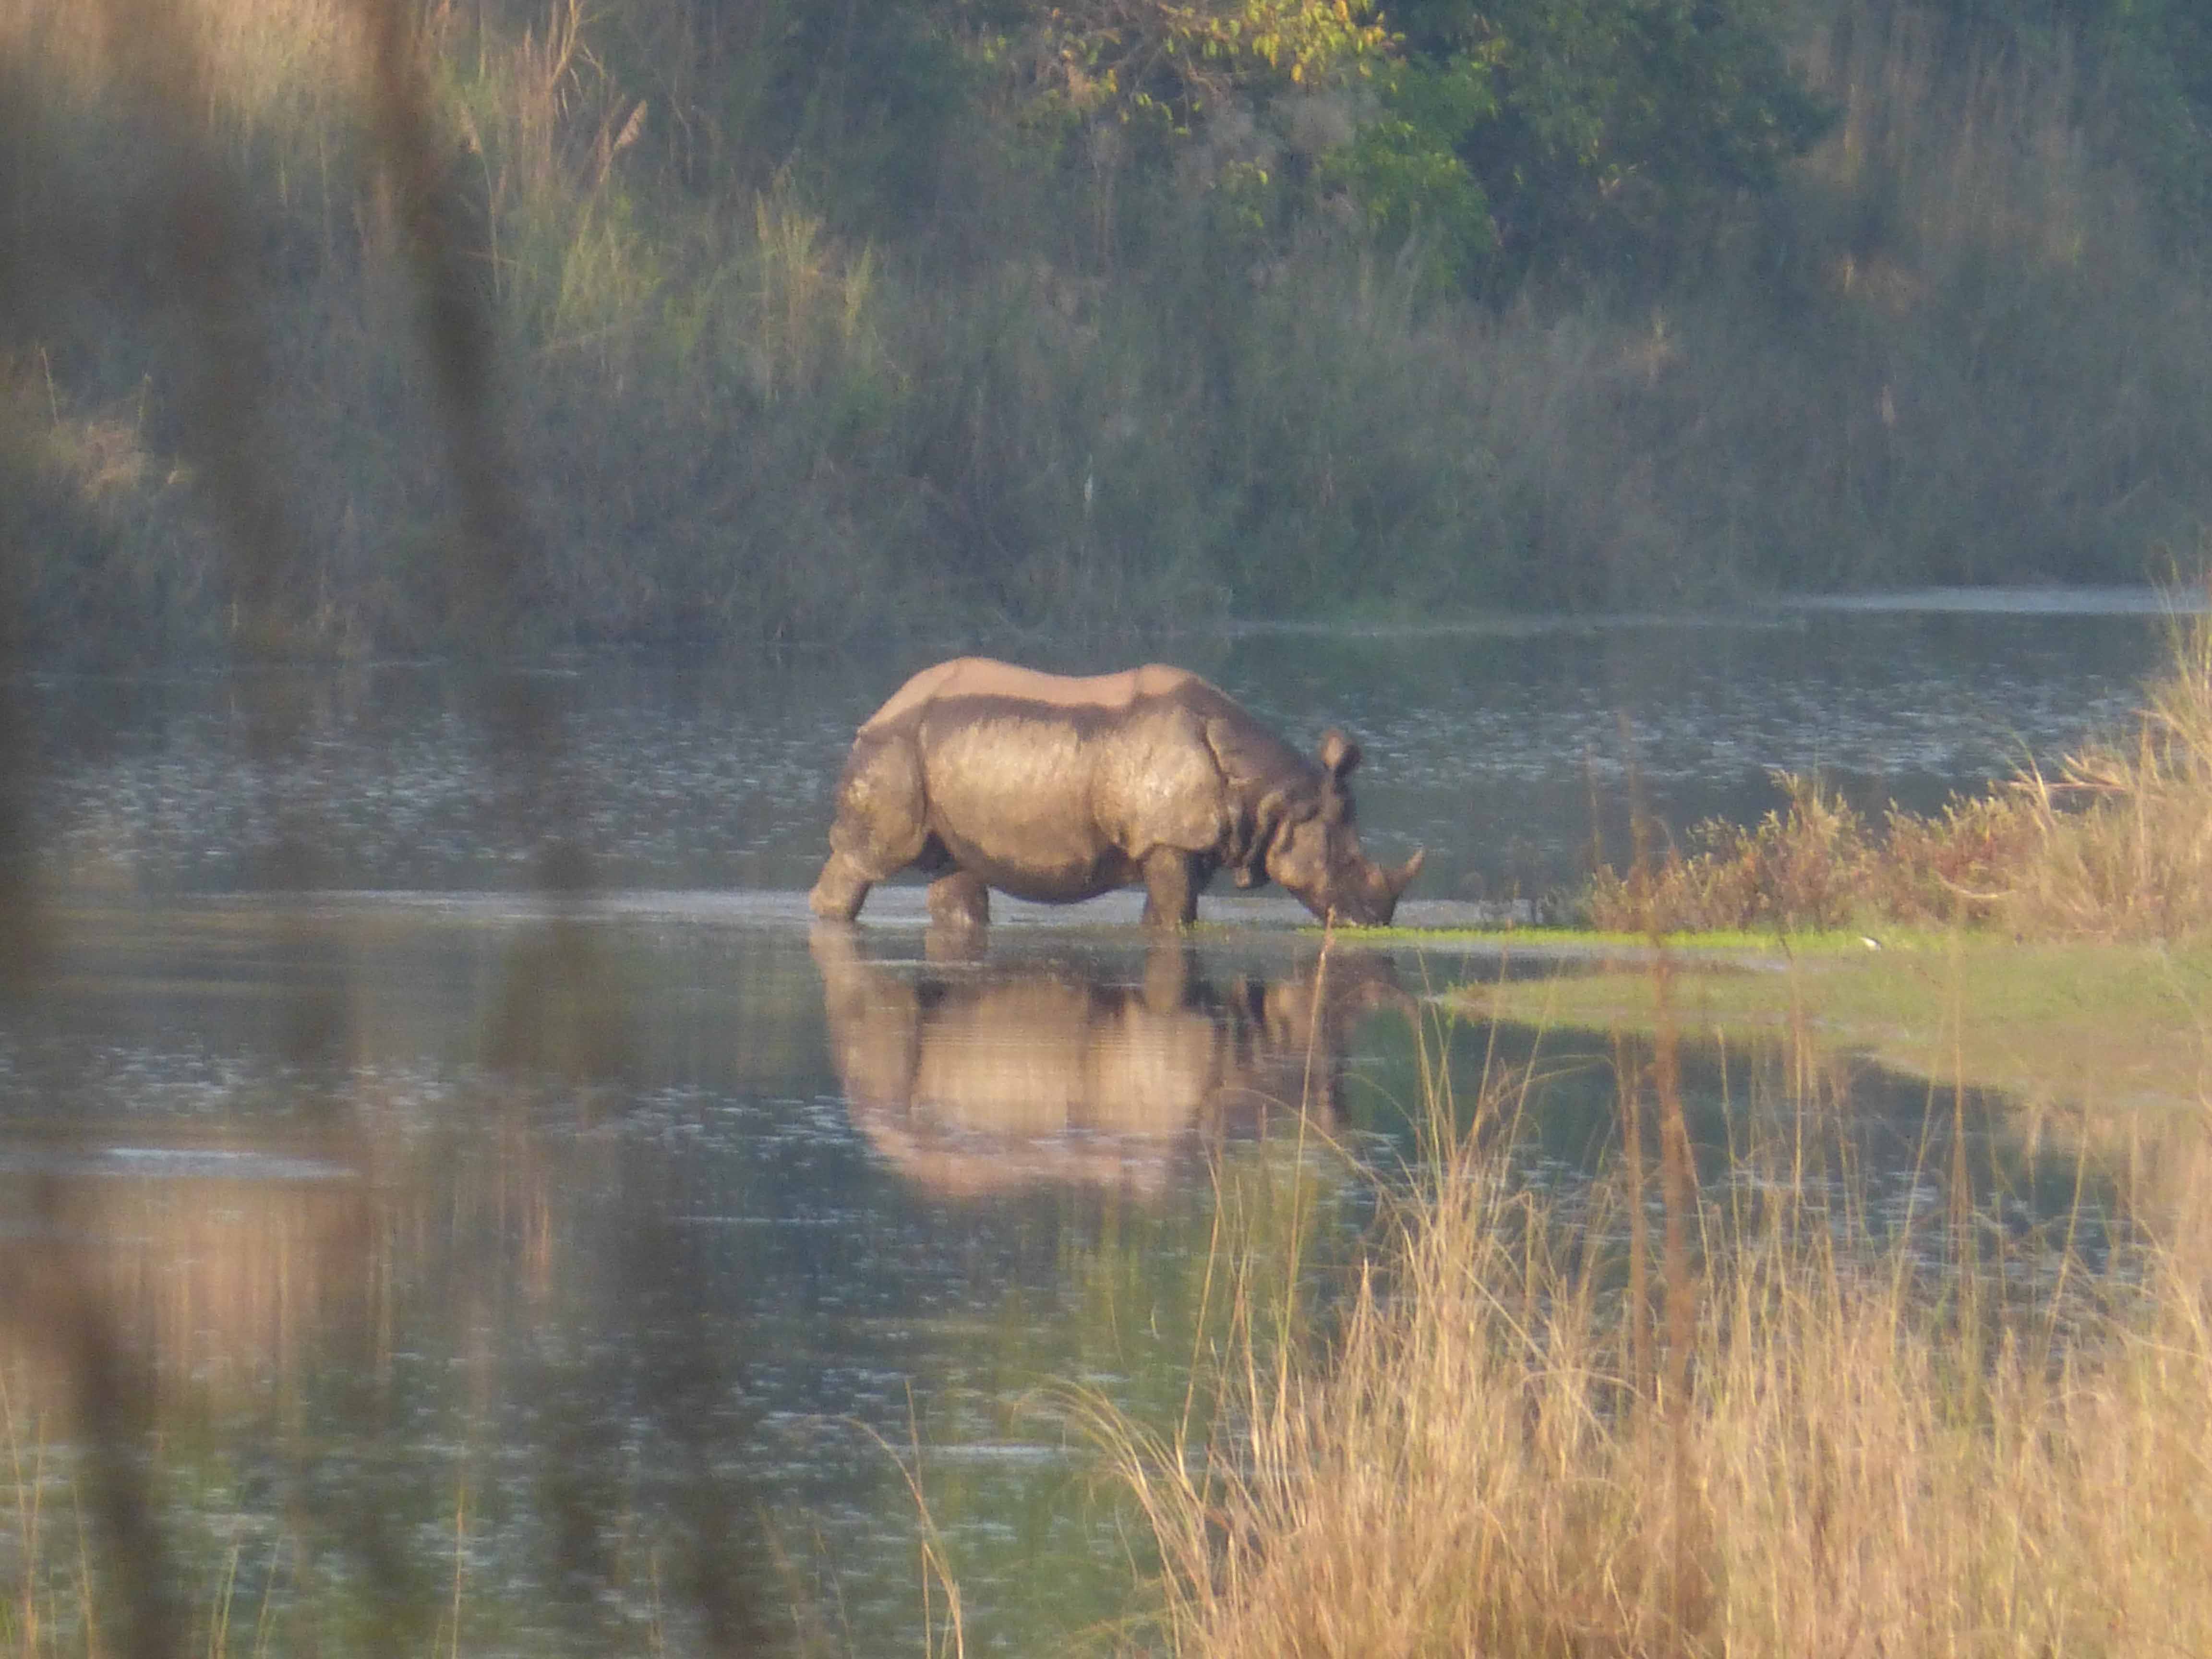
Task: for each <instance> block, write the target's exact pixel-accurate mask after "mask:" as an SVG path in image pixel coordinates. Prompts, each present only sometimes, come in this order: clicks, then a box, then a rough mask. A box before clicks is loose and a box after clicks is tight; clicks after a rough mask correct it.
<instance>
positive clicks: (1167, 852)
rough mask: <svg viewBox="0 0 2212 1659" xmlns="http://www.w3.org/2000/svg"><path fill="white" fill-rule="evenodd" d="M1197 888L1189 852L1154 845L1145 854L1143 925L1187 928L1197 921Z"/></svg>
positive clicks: (1177, 848) (1197, 884)
mask: <svg viewBox="0 0 2212 1659" xmlns="http://www.w3.org/2000/svg"><path fill="white" fill-rule="evenodd" d="M1198 888H1199V883H1198V880H1197V878H1196V876H1195V875H1194V873H1193V872H1192V870H1191V858H1190V854H1188V853H1186V852H1184V851H1183V850H1182V848H1179V847H1156V848H1153V849H1152V851H1151V852H1149V853H1147V854H1146V855H1145V926H1146V927H1189V926H1190V925H1191V923H1193V922H1194V921H1197V920H1198Z"/></svg>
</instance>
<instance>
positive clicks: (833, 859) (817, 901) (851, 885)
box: [806, 852, 875, 921]
mask: <svg viewBox="0 0 2212 1659" xmlns="http://www.w3.org/2000/svg"><path fill="white" fill-rule="evenodd" d="M874 885H875V883H874V882H872V881H871V880H870V879H869V878H868V877H867V876H866V873H864V872H863V871H862V870H861V868H860V863H859V861H858V860H855V859H854V858H853V857H852V856H851V855H850V854H845V853H837V852H833V853H831V854H829V860H828V861H827V862H825V863H824V864H823V866H822V873H821V874H820V875H818V876H817V877H816V878H814V890H813V891H812V892H811V893H809V894H808V895H807V896H806V908H808V909H810V910H811V911H813V912H814V914H815V915H817V916H819V917H820V918H821V919H822V920H823V921H852V920H853V918H854V917H855V916H857V915H860V906H861V905H862V904H864V903H866V902H867V897H868V890H869V889H870V888H871V887H872V886H874Z"/></svg>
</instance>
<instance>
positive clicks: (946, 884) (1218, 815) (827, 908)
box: [810, 657, 1421, 927]
mask: <svg viewBox="0 0 2212 1659" xmlns="http://www.w3.org/2000/svg"><path fill="white" fill-rule="evenodd" d="M1358 764H1359V746H1358V744H1355V743H1353V742H1352V740H1351V739H1350V738H1347V737H1346V736H1345V735H1344V733H1343V732H1339V731H1335V730H1331V731H1329V732H1326V733H1324V734H1323V736H1322V740H1321V746H1320V749H1319V751H1318V755H1317V763H1316V761H1315V760H1308V759H1307V758H1306V757H1304V755H1301V754H1299V753H1298V752H1297V750H1295V749H1292V748H1291V746H1290V745H1289V744H1285V742H1283V741H1282V740H1281V739H1280V738H1278V737H1276V736H1275V735H1274V733H1273V732H1270V731H1268V730H1267V727H1266V726H1262V725H1261V724H1260V722H1259V721H1257V720H1254V719H1253V718H1252V716H1251V715H1250V714H1247V713H1246V712H1245V711H1244V710H1243V708H1240V707H1238V706H1237V703H1236V702H1233V701H1231V699H1230V698H1229V697H1228V696H1225V695H1224V694H1223V693H1222V692H1221V691H1220V690H1217V689H1216V688H1215V687H1213V686H1212V685H1209V684H1206V682H1205V681H1204V680H1202V679H1200V678H1199V677H1198V676H1197V675H1195V674H1192V673H1189V672H1187V671H1184V670H1182V669H1180V668H1169V667H1164V666H1163V665H1160V664H1158V663H1154V664H1152V665H1148V666H1146V667H1144V668H1132V669H1126V670H1124V671H1121V673H1118V674H1101V675H1098V676H1097V677H1096V678H1090V679H1070V678H1064V677H1062V676H1060V675H1058V674H1041V673H1038V672H1036V671H1035V670H1033V669H1028V668H1017V667H1015V666H1013V665H1011V664H1007V663H1002V662H992V661H990V660H988V659H985V658H981V657H962V658H959V659H957V660H955V661H952V662H944V663H939V664H938V665H937V666H935V667H934V668H925V669H924V670H922V671H921V673H919V674H916V675H915V677H914V678H912V679H910V680H908V682H907V683H906V684H904V685H902V686H901V687H900V688H899V689H898V690H897V691H896V692H895V693H893V694H892V696H891V699H890V702H886V703H885V704H884V706H883V707H882V708H878V710H877V711H876V712H875V713H874V714H872V715H870V716H869V717H868V720H867V721H866V724H864V725H863V726H861V727H860V732H859V733H858V735H857V736H855V737H854V739H853V752H852V754H851V756H850V757H849V758H848V760H847V761H846V763H845V771H844V775H843V777H842V779H841V780H840V781H839V783H838V786H837V815H836V820H835V821H834V822H833V823H831V825H830V828H829V848H830V851H829V860H828V861H827V862H826V863H825V864H823V866H822V874H821V876H820V878H818V879H817V881H816V882H815V884H814V891H813V894H812V896H811V900H810V902H811V905H812V907H813V910H814V914H815V915H817V916H820V917H822V918H823V920H824V921H852V920H853V919H854V917H855V916H857V915H859V914H860V906H861V905H862V904H863V903H864V902H866V899H867V896H868V890H869V888H871V887H872V886H873V885H874V884H876V883H877V882H879V881H883V880H884V879H886V878H889V877H890V876H894V875H896V874H897V873H898V872H900V871H902V870H906V869H915V870H920V871H921V872H922V873H923V874H925V875H927V876H929V877H931V878H932V880H931V883H930V888H929V911H930V915H932V916H933V917H934V918H935V919H936V920H937V921H939V922H941V923H947V924H954V925H959V926H965V927H981V925H982V924H983V923H984V922H985V921H987V919H988V916H989V914H990V911H989V905H990V892H989V890H990V889H992V888H994V887H995V888H998V889H999V890H1000V891H1002V892H1007V893H1012V894H1013V895H1014V896H1016V897H1017V898H1026V899H1034V900H1037V901H1039V902H1044V903H1048V904H1066V903H1072V902H1075V901H1077V900H1079V899H1087V898H1096V897H1097V896H1098V895H1099V894H1101V893H1104V892H1109V891H1111V890H1114V889H1115V888H1117V887H1130V886H1135V885H1138V884H1142V885H1143V887H1144V889H1145V895H1146V896H1145V920H1146V921H1147V922H1149V923H1151V924H1152V925H1153V926H1155V927H1183V926H1187V925H1188V924H1189V923H1190V922H1191V921H1193V920H1194V918H1195V917H1196V915H1197V914H1198V896H1199V894H1200V892H1202V891H1203V890H1205V888H1206V884H1207V883H1208V882H1209V881H1211V880H1212V878H1213V876H1214V874H1215V872H1218V871H1221V870H1228V871H1230V872H1231V873H1232V874H1233V875H1234V877H1235V878H1236V881H1237V885H1238V886H1240V887H1255V886H1263V885H1265V884H1267V883H1268V882H1270V881H1273V882H1275V883H1278V884H1280V885H1281V886H1282V887H1283V888H1284V889H1285V890H1287V891H1289V892H1291V893H1292V894H1294V895H1296V896H1297V899H1298V900H1299V902H1301V903H1303V904H1304V905H1305V907H1306V908H1308V909H1310V910H1311V911H1312V912H1313V913H1314V914H1315V915H1317V916H1319V917H1321V918H1322V920H1323V921H1338V922H1342V923H1346V924H1347V925H1351V926H1354V927H1361V926H1366V927H1380V926H1383V925H1384V924H1386V923H1388V922H1389V920H1390V917H1391V915H1392V913H1393V912H1394V911H1395V909H1396V908H1397V904H1398V896H1399V895H1400V894H1401V893H1402V892H1404V891H1405V890H1406V884H1407V883H1408V882H1410V881H1412V880H1413V876H1414V873H1415V872H1417V871H1419V869H1420V867H1421V855H1420V854H1419V853H1418V852H1417V853H1415V854H1413V857H1411V858H1410V859H1407V860H1406V862H1405V863H1404V864H1402V865H1401V866H1398V868H1396V869H1395V870H1387V869H1385V868H1383V866H1381V865H1378V864H1376V862H1375V861H1374V860H1372V859H1370V858H1369V857H1368V856H1367V855H1366V854H1364V853H1363V852H1361V851H1360V848H1359V836H1358V830H1357V829H1355V828H1354V826H1353V823H1352V793H1351V790H1350V789H1349V788H1348V787H1346V781H1347V780H1348V779H1349V778H1350V777H1351V775H1352V770H1353V769H1354V768H1356V767H1357V766H1358Z"/></svg>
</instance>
